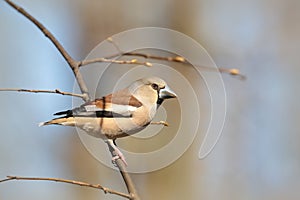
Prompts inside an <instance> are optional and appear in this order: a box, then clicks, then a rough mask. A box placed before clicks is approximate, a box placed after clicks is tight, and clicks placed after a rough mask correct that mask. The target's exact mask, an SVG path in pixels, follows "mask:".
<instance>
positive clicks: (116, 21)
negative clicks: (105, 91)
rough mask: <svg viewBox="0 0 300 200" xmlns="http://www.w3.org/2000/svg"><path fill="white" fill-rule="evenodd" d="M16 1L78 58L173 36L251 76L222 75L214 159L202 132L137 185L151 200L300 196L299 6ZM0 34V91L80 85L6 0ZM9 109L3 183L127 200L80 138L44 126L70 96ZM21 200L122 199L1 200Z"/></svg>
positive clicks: (195, 0) (26, 98) (18, 99)
mask: <svg viewBox="0 0 300 200" xmlns="http://www.w3.org/2000/svg"><path fill="white" fill-rule="evenodd" d="M15 2H16V3H18V4H20V5H22V6H23V7H24V8H25V9H26V10H28V11H29V12H30V13H31V14H32V15H33V16H35V17H36V18H37V19H38V20H40V21H41V22H42V23H43V24H44V25H45V26H46V27H48V28H49V29H50V30H51V31H52V33H54V35H55V36H57V38H58V39H59V41H61V43H62V44H63V45H64V47H65V48H66V49H67V51H68V52H69V53H70V54H71V55H72V56H73V57H74V58H75V59H78V60H80V59H84V58H85V57H86V56H87V54H88V53H89V52H90V51H91V50H92V49H93V48H94V47H95V46H96V45H97V44H98V43H99V42H101V41H103V40H105V39H106V38H107V37H110V36H112V35H113V34H117V33H119V32H121V31H125V30H128V29H131V28H137V27H145V26H154V27H165V28H170V29H174V30H177V31H180V32H182V33H184V34H186V35H188V36H190V37H192V38H193V39H195V40H196V41H197V42H199V43H200V44H202V45H203V46H204V47H205V48H206V50H207V51H208V52H209V54H210V55H211V56H212V58H213V59H214V61H215V62H216V64H217V65H218V66H222V67H227V68H232V67H235V68H239V69H240V70H241V72H242V73H243V74H245V75H246V76H247V80H246V81H240V80H238V79H236V78H234V77H231V76H229V75H226V74H224V75H223V80H224V84H225V88H226V94H227V116H226V121H225V126H224V129H223V134H222V136H221V138H220V141H219V143H218V144H217V146H216V147H215V149H214V150H213V152H212V153H211V154H210V155H209V156H208V157H207V158H205V159H204V160H199V159H198V157H197V155H198V151H199V147H200V144H201V141H202V139H203V137H202V136H201V135H202V133H201V130H202V129H201V127H200V128H199V137H196V139H195V141H194V142H193V144H192V145H191V146H190V148H189V149H188V150H187V151H186V152H185V153H184V154H183V156H182V157H180V159H178V160H177V161H176V162H174V163H173V164H172V165H170V166H168V167H166V168H163V169H161V170H158V171H155V172H151V173H145V174H133V175H132V178H133V179H134V182H135V183H136V185H137V189H138V191H139V194H140V196H141V197H142V199H145V200H147V199H183V198H185V199H207V200H216V199H222V200H233V199H236V200H237V199H245V200H247V199H249V200H250V199H264V200H269V199H270V200H271V199H272V200H277V199H278V200H279V199H298V198H299V197H300V191H299V186H300V158H299V152H300V137H299V123H298V120H299V113H300V112H299V103H298V102H299V95H300V94H299V89H298V85H299V84H300V82H299V72H300V71H299V70H300V68H299V64H300V60H299V55H298V54H299V50H300V38H299V35H300V25H299V20H300V12H299V9H300V1H297V0H286V1H282V0H272V1H271V0H262V1H258V0H253V1H250V0H243V1H238V0H229V1H224V0H187V1H179V0H173V1H171V0H166V1H158V0H154V1H144V0H142V1H135V2H133V1H104V0H101V1H100V0H98V1H92V0H90V1H80V0H72V1H71V0H62V1H58V0H52V1H38V0H22V1H21V0H18V1H15ZM0 30H1V37H0V43H1V47H0V56H1V65H0V88H7V87H15V88H32V89H38V88H39V89H55V88H59V89H61V90H62V91H72V90H73V83H74V82H73V81H74V79H73V75H72V73H71V71H70V69H69V68H68V67H67V65H66V62H65V61H64V60H63V58H62V57H61V56H60V54H59V53H58V52H57V50H56V49H55V47H54V46H53V45H52V44H51V43H50V42H49V41H48V40H47V39H46V38H45V37H44V36H43V34H42V33H40V31H38V30H37V28H36V27H34V26H33V25H32V24H31V23H30V22H29V21H28V20H27V19H25V18H24V17H22V16H21V15H19V14H18V13H17V12H16V11H15V10H13V9H12V8H10V7H9V6H8V5H7V4H6V3H4V2H3V1H1V2H0ZM191 82H193V83H194V84H195V83H197V80H194V81H193V80H191ZM200 83H201V81H199V84H200ZM198 87H199V88H201V87H204V86H198ZM199 93H200V94H202V91H199ZM207 98H208V97H207V96H205V95H204V96H203V99H207ZM0 102H1V104H0V110H1V112H0V125H1V139H0V179H2V178H5V176H6V175H20V176H36V177H59V178H66V179H74V180H81V181H85V182H89V183H99V184H102V185H104V186H106V187H110V188H114V189H116V190H120V191H124V192H125V191H126V189H125V187H124V183H123V182H122V181H121V179H120V175H119V173H118V172H117V171H115V170H112V169H110V168H109V167H106V166H104V165H102V164H101V163H99V162H98V161H97V160H96V159H95V158H93V156H91V154H89V153H88V151H87V150H86V149H85V147H84V146H83V145H82V143H81V141H80V139H79V137H78V135H77V133H76V131H75V129H72V128H65V127H47V128H39V127H38V126H37V124H38V123H39V122H41V121H44V120H47V119H50V118H51V114H52V113H54V112H55V111H59V110H64V109H66V108H69V107H70V106H71V105H72V98H71V97H66V96H58V95H48V94H24V93H22V94H21V93H12V92H1V93H0ZM205 102H207V101H205V100H203V101H202V105H201V106H202V107H203V108H205ZM170 105H172V104H169V106H170ZM166 107H167V105H166ZM166 109H167V108H166ZM167 110H172V107H171V106H170V108H169V109H167ZM204 110H205V109H204ZM172 112H173V111H172ZM202 115H205V114H204V113H202ZM204 119H205V117H204ZM166 132H167V130H166ZM122 140H124V141H126V139H122ZM129 140H130V139H129ZM121 143H122V142H121ZM125 143H126V142H125ZM105 151H107V150H106V149H105ZM22 197H23V198H24V197H25V198H30V199H41V198H43V199H114V200H115V199H123V198H120V197H117V196H113V195H105V194H103V192H101V191H97V190H94V189H90V188H84V187H79V186H73V185H66V184H61V183H48V182H37V181H34V182H16V181H15V182H7V183H3V184H1V185H0V198H1V199H6V200H10V199H11V200H14V199H20V198H22Z"/></svg>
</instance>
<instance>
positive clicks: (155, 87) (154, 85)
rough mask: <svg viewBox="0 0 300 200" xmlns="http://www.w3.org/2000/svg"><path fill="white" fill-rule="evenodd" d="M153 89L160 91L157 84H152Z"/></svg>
mask: <svg viewBox="0 0 300 200" xmlns="http://www.w3.org/2000/svg"><path fill="white" fill-rule="evenodd" d="M151 87H152V88H153V89H154V90H158V89H159V88H158V85H157V84H155V83H152V84H151Z"/></svg>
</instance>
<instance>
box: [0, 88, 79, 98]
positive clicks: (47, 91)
mask: <svg viewBox="0 0 300 200" xmlns="http://www.w3.org/2000/svg"><path fill="white" fill-rule="evenodd" d="M0 91H13V92H30V93H52V94H60V95H67V96H73V97H79V98H82V99H84V98H85V95H83V94H75V93H71V92H63V91H60V90H59V89H55V90H32V89H20V88H0Z"/></svg>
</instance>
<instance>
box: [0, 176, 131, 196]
mask: <svg viewBox="0 0 300 200" xmlns="http://www.w3.org/2000/svg"><path fill="white" fill-rule="evenodd" d="M12 180H26V181H54V182H61V183H68V184H73V185H79V186H84V187H90V188H95V189H100V190H103V192H104V193H105V194H107V193H109V194H115V195H118V196H121V197H125V198H127V199H131V196H130V195H128V194H125V193H123V192H119V191H116V190H113V189H110V188H106V187H103V186H101V185H100V184H90V183H85V182H81V181H74V180H67V179H61V178H40V177H21V176H7V178H6V179H2V180H0V183H3V182H6V181H12Z"/></svg>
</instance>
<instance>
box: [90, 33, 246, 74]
mask: <svg viewBox="0 0 300 200" xmlns="http://www.w3.org/2000/svg"><path fill="white" fill-rule="evenodd" d="M107 41H108V42H110V43H111V44H112V45H113V46H114V47H115V48H116V49H117V51H118V53H117V54H113V55H110V56H106V57H105V58H98V59H99V60H101V59H108V60H109V59H113V58H116V57H119V56H135V57H142V58H145V59H153V60H161V61H167V62H176V63H182V64H185V65H190V63H189V62H188V61H187V60H186V59H185V58H184V57H182V56H157V55H151V54H146V53H138V52H124V51H122V50H121V49H120V47H119V45H118V44H117V43H116V42H115V41H114V40H113V38H111V37H109V38H107ZM95 60H97V59H95ZM91 63H95V62H90V63H89V62H86V64H85V65H88V64H91ZM146 63H147V62H146ZM120 64H123V63H120ZM150 64H151V63H150ZM146 66H147V65H146ZM151 66H152V64H151ZM197 67H199V68H201V69H203V70H206V71H207V70H209V71H215V72H217V71H219V72H220V73H226V74H229V75H232V76H236V77H238V78H240V79H241V80H245V79H246V76H245V75H243V74H241V73H240V71H239V69H235V68H231V69H228V68H223V67H218V68H217V69H216V68H212V67H207V66H199V65H198V66H197Z"/></svg>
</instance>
